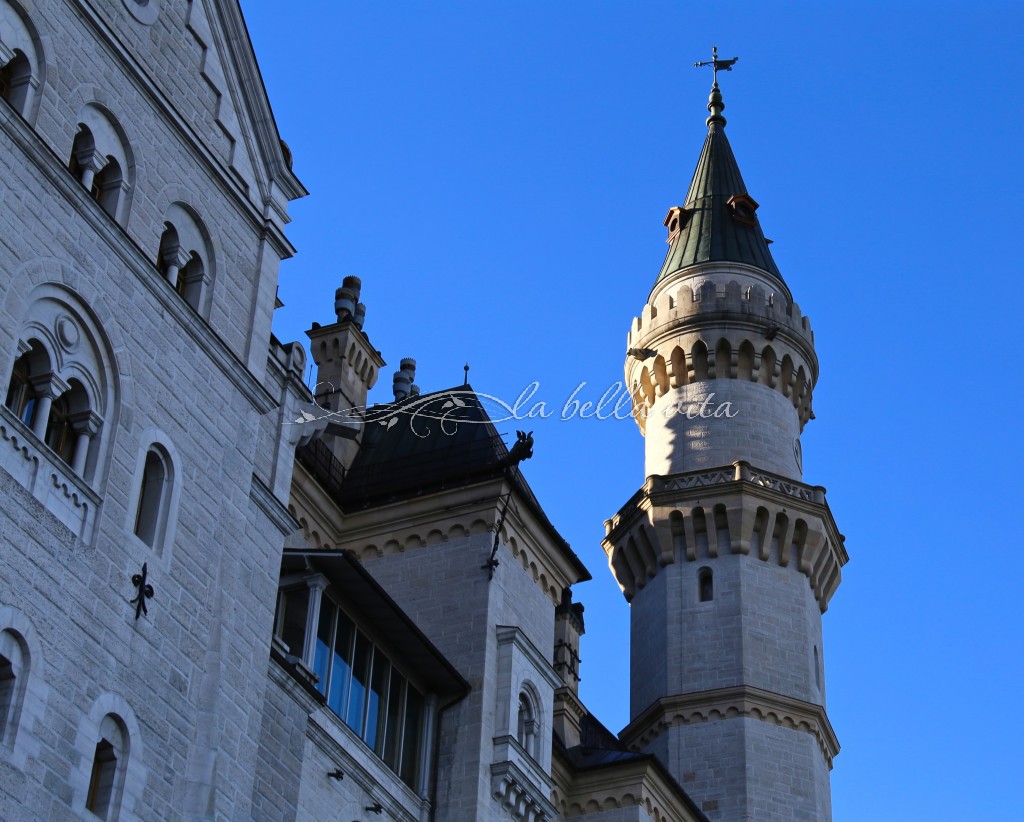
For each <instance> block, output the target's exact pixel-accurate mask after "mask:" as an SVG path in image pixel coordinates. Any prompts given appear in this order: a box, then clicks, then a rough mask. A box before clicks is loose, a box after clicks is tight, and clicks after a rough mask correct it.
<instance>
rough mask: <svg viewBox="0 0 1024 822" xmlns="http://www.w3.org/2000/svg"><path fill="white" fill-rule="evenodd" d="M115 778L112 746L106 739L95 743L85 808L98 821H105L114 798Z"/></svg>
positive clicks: (115, 756)
mask: <svg viewBox="0 0 1024 822" xmlns="http://www.w3.org/2000/svg"><path fill="white" fill-rule="evenodd" d="M116 776H117V754H116V753H115V752H114V746H113V745H111V744H110V742H108V741H107V740H106V739H101V740H100V741H99V742H97V743H96V753H95V755H94V756H93V760H92V776H91V778H90V779H89V794H88V797H87V798H86V802H85V807H86V809H87V810H90V811H92V812H93V813H94V814H96V816H98V817H99V818H100V819H106V818H107V813H108V812H109V811H110V806H111V800H112V799H113V796H114V779H115V778H116Z"/></svg>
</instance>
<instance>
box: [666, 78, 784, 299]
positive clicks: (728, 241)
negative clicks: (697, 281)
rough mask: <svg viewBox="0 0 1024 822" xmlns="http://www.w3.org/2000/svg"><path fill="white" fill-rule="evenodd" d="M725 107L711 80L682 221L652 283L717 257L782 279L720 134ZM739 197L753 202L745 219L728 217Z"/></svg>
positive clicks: (730, 153)
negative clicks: (702, 136) (702, 133)
mask: <svg viewBox="0 0 1024 822" xmlns="http://www.w3.org/2000/svg"><path fill="white" fill-rule="evenodd" d="M724 108H725V104H724V103H722V95H721V93H720V92H719V90H718V85H717V84H716V85H715V86H714V88H713V89H712V90H711V97H710V102H709V103H708V110H709V111H710V112H711V116H710V117H708V119H707V126H708V136H707V139H705V140H704V148H703V149H702V150H701V153H700V159H699V160H698V161H697V169H696V171H694V172H693V181H692V182H691V183H690V190H689V191H688V192H687V194H686V202H685V203H684V204H683V208H684V209H685V211H684V220H685V224H684V226H683V228H682V229H681V230H680V231H679V232H678V234H677V235H676V236H675V237H674V238H673V239H672V240H671V242H670V245H669V249H668V254H667V255H666V256H665V262H664V263H663V264H662V266H661V272H660V273H659V274H658V279H657V280H656V281H655V282H656V283H657V282H660V281H661V280H662V279H663V278H664V277H667V276H668V275H669V274H672V273H673V272H675V271H678V270H679V269H681V268H686V267H688V266H691V265H697V264H698V263H706V262H719V261H726V262H736V263H746V264H747V265H752V266H756V267H757V268H761V269H763V270H765V271H767V272H769V273H770V274H774V275H775V276H776V277H778V278H779V279H780V280H781V279H782V274H781V273H780V272H779V269H778V267H777V266H776V265H775V260H773V259H772V255H771V252H770V251H769V250H768V241H767V240H765V238H764V234H763V233H762V231H761V226H760V224H759V223H758V221H757V215H756V213H754V210H753V209H756V207H757V204H756V203H754V202H753V199H752V198H750V195H748V194H747V187H746V186H745V185H744V184H743V177H742V176H741V175H740V169H739V166H738V165H737V164H736V157H735V156H734V155H733V153H732V147H731V146H730V145H729V139H728V138H727V137H726V136H725V117H723V116H722V109H724ZM738 195H745V196H746V198H747V200H746V202H748V203H751V204H752V208H750V209H747V210H746V213H745V214H743V215H741V216H744V217H745V218H746V219H737V218H736V217H735V216H733V207H732V206H731V205H730V203H729V200H730V199H731V198H733V197H735V196H738ZM734 202H735V201H734Z"/></svg>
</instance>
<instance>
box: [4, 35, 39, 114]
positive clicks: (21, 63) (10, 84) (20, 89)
mask: <svg viewBox="0 0 1024 822" xmlns="http://www.w3.org/2000/svg"><path fill="white" fill-rule="evenodd" d="M31 80H32V64H31V63H29V61H28V58H27V57H26V56H25V54H24V52H22V51H20V50H16V51H15V52H14V57H12V58H11V59H10V60H9V61H8V63H7V64H6V65H5V66H2V67H0V97H3V98H4V99H5V100H6V101H7V102H8V103H10V104H11V105H12V106H13V107H14V109H15V111H17V112H18V113H19V114H24V113H25V106H26V103H27V102H28V92H29V83H30V82H31Z"/></svg>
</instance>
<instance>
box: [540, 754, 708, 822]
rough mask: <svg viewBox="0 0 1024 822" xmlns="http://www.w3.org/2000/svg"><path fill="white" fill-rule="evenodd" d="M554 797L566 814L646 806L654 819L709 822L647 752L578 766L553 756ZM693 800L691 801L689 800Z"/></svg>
mask: <svg viewBox="0 0 1024 822" xmlns="http://www.w3.org/2000/svg"><path fill="white" fill-rule="evenodd" d="M552 776H553V777H554V780H555V789H554V791H552V801H553V802H554V803H555V806H556V807H557V808H558V810H559V811H560V813H561V815H562V816H563V817H564V818H567V819H568V818H571V817H574V816H583V815H584V814H589V813H595V812H602V811H609V810H614V809H616V808H630V807H642V808H643V809H644V810H645V811H646V812H647V814H648V815H649V816H650V818H651V819H652V820H653V822H707V820H706V817H705V816H704V815H703V814H702V813H700V812H699V811H698V810H696V808H695V806H694V805H693V801H692V800H689V797H687V796H686V795H685V794H684V793H683V792H682V790H681V789H680V788H679V786H678V785H677V784H676V783H675V782H674V781H672V779H671V778H670V777H668V775H667V773H666V772H664V770H663V769H662V768H660V767H658V765H657V761H656V760H655V758H654V757H653V756H644V757H639V758H636V759H627V760H625V761H616V762H613V763H612V764H609V765H603V766H599V767H594V768H587V769H583V770H580V769H577V768H574V767H573V766H572V765H571V764H570V763H569V762H568V761H567V760H566V759H564V758H563V757H562V756H555V757H553V758H552ZM688 800H689V801H688Z"/></svg>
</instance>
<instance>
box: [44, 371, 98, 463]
mask: <svg viewBox="0 0 1024 822" xmlns="http://www.w3.org/2000/svg"><path fill="white" fill-rule="evenodd" d="M98 430H99V425H98V418H97V417H96V415H95V414H92V413H91V412H90V402H89V395H88V394H87V393H86V391H85V388H84V387H83V386H82V383H80V382H79V381H78V380H75V379H72V380H70V381H69V382H68V390H67V391H65V392H64V393H63V394H61V395H60V396H59V397H57V399H55V400H54V401H53V403H52V405H51V406H50V415H49V419H48V420H47V423H46V436H45V440H46V444H47V445H48V446H50V450H52V451H53V453H55V454H56V455H57V456H58V457H60V458H61V459H62V460H64V462H66V463H67V464H68V465H70V466H71V467H72V470H74V471H75V473H77V474H82V472H83V471H84V470H85V466H86V461H87V459H88V456H89V447H90V444H91V441H92V438H93V435H95V434H96V432H97V431H98Z"/></svg>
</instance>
